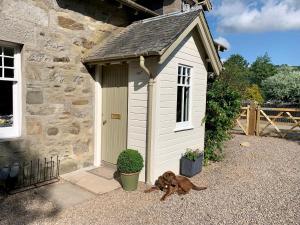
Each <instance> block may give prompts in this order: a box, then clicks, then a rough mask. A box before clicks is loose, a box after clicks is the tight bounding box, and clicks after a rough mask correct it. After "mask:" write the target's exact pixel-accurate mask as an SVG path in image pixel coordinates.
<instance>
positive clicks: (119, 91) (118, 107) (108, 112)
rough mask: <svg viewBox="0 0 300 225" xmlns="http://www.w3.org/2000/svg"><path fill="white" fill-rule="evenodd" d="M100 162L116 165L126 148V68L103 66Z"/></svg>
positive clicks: (121, 66) (123, 66) (125, 65)
mask: <svg viewBox="0 0 300 225" xmlns="http://www.w3.org/2000/svg"><path fill="white" fill-rule="evenodd" d="M102 76H103V77H102V88H103V89H102V91H103V92H102V93H103V94H102V151H101V152H102V160H103V161H104V162H108V163H111V164H116V163H117V159H118V155H119V154H120V152H121V151H122V150H124V149H126V147H127V111H128V66H127V64H120V65H110V66H103V71H102Z"/></svg>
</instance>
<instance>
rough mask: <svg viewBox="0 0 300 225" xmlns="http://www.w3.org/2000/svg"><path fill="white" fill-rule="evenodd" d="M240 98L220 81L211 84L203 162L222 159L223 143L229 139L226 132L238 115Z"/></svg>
mask: <svg viewBox="0 0 300 225" xmlns="http://www.w3.org/2000/svg"><path fill="white" fill-rule="evenodd" d="M240 107H241V97H240V94H239V93H238V92H237V91H235V90H234V89H233V88H231V87H229V86H228V85H227V84H225V83H223V82H222V81H220V80H217V81H215V82H213V83H212V84H211V86H210V87H209V90H208V92H207V106H206V117H205V122H206V126H205V129H206V131H205V150H204V153H205V154H204V156H205V160H206V161H207V160H213V161H218V160H220V159H221V157H222V154H220V153H222V146H223V143H224V141H226V140H228V139H229V138H230V135H229V134H228V131H229V130H230V129H231V128H232V127H233V125H234V121H235V119H236V117H237V116H238V114H239V113H240Z"/></svg>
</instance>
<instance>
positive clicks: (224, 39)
mask: <svg viewBox="0 0 300 225" xmlns="http://www.w3.org/2000/svg"><path fill="white" fill-rule="evenodd" d="M212 3H213V10H212V11H211V12H209V13H207V14H206V16H207V20H208V23H209V25H210V28H211V31H212V34H213V36H214V38H215V39H216V40H218V41H219V42H220V43H222V44H224V45H227V46H229V50H228V51H226V52H225V53H221V58H222V59H226V58H228V57H229V56H230V55H231V54H236V53H238V54H241V55H242V56H244V57H245V58H246V59H247V60H248V61H249V62H250V63H252V62H253V61H254V60H255V59H256V57H257V56H262V55H264V54H265V53H266V52H267V53H268V54H269V56H270V57H271V58H272V62H273V63H274V64H288V65H298V66H299V65H300V0H256V1H254V0H212Z"/></svg>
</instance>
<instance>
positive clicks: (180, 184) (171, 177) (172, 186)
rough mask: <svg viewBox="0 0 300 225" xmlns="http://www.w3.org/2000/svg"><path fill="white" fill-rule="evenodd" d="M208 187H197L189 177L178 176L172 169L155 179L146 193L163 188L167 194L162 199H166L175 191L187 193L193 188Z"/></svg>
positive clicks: (182, 193) (181, 193)
mask: <svg viewBox="0 0 300 225" xmlns="http://www.w3.org/2000/svg"><path fill="white" fill-rule="evenodd" d="M206 188H207V187H197V186H196V185H194V184H193V183H192V182H191V181H190V180H189V179H188V178H186V177H183V176H176V175H175V174H174V173H173V172H172V171H167V172H165V173H164V174H163V175H161V176H159V177H158V179H157V180H156V181H155V184H154V186H153V187H151V188H150V189H148V190H145V193H150V192H152V191H156V190H161V191H163V192H165V194H164V195H163V196H162V198H161V199H160V200H161V201H164V200H165V199H166V197H168V196H170V195H172V194H174V193H177V194H179V195H185V194H187V193H189V191H190V190H191V189H193V190H196V191H201V190H205V189H206Z"/></svg>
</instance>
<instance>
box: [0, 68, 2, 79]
mask: <svg viewBox="0 0 300 225" xmlns="http://www.w3.org/2000/svg"><path fill="white" fill-rule="evenodd" d="M2 70H3V69H2V68H0V77H2Z"/></svg>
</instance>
